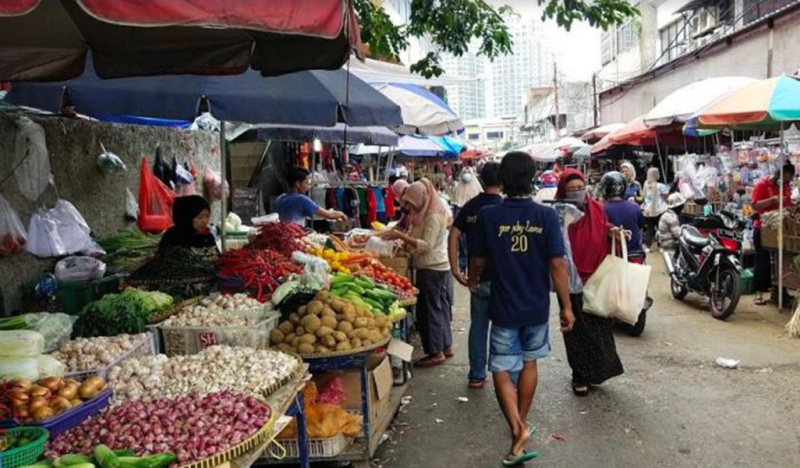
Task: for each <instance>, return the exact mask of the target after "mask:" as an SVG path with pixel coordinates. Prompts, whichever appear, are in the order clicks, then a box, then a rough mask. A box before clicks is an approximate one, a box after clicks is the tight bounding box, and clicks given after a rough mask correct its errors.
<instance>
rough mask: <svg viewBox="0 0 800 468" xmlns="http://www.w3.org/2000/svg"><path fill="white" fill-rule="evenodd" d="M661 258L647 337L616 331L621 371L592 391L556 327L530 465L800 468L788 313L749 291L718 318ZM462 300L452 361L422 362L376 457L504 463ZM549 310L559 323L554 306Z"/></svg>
mask: <svg viewBox="0 0 800 468" xmlns="http://www.w3.org/2000/svg"><path fill="white" fill-rule="evenodd" d="M653 264H654V274H653V278H652V281H651V294H652V295H653V296H654V299H655V305H654V307H653V309H651V311H650V315H649V316H648V317H649V323H648V327H647V329H646V330H645V333H644V335H643V336H641V337H640V338H630V337H627V336H625V335H623V334H621V333H618V334H617V347H618V350H619V354H620V356H621V357H622V360H623V363H624V365H625V374H624V375H623V376H621V377H618V378H616V379H614V380H612V381H609V382H608V383H606V384H605V385H603V386H602V387H600V388H598V389H597V390H596V391H594V392H593V393H592V394H591V395H590V396H589V397H588V398H583V399H581V398H578V397H575V396H573V395H572V393H571V392H570V389H569V376H570V373H569V368H568V365H567V362H566V358H565V354H564V346H563V341H562V339H561V337H560V336H559V335H558V333H554V334H553V355H552V356H551V357H550V358H548V359H547V360H545V361H543V362H541V363H540V385H539V391H538V394H537V396H536V400H535V403H534V411H533V412H532V417H531V420H532V422H533V423H534V424H535V425H536V426H537V427H538V431H537V433H536V435H535V436H534V438H533V440H532V443H531V444H530V448H531V449H536V450H538V451H539V452H540V454H541V457H540V458H539V459H538V460H534V461H532V462H529V463H528V464H527V466H542V467H564V468H567V467H661V466H665V467H666V466H668V467H726V468H727V467H759V468H760V467H798V466H800V340H798V339H790V338H788V337H787V336H786V334H785V333H784V331H783V328H782V327H783V324H785V323H786V321H787V320H788V318H789V316H790V315H789V313H788V312H785V313H779V312H778V311H777V309H776V308H773V307H758V306H755V305H753V302H752V296H746V297H744V298H743V300H742V303H741V304H740V306H739V309H738V311H737V313H736V314H735V315H734V316H733V317H732V318H731V319H729V320H728V321H727V322H720V321H718V320H715V319H713V318H712V317H711V316H710V315H709V313H708V312H707V311H706V308H705V307H704V305H703V301H702V300H700V299H699V298H696V297H695V296H693V295H690V296H689V297H687V299H686V300H687V302H685V303H684V302H678V301H675V300H674V299H672V297H671V296H670V293H669V283H668V278H667V276H666V275H665V274H664V273H663V270H662V269H661V267H660V265H659V264H658V263H657V262H653ZM456 302H457V303H456V306H457V308H456V311H455V322H454V324H453V325H454V329H455V330H456V333H455V336H456V347H457V356H456V358H454V359H452V360H450V361H449V362H448V363H447V364H446V365H444V366H440V367H438V368H433V369H420V370H418V371H417V373H416V376H415V379H414V380H413V383H412V384H411V387H410V391H409V395H410V396H411V397H412V399H411V403H410V404H408V405H407V406H406V407H405V408H404V409H403V411H402V412H401V414H400V415H399V416H398V418H397V420H396V423H395V425H394V430H393V432H392V437H391V439H390V440H388V441H387V442H385V443H384V444H383V445H382V446H381V448H380V449H379V451H378V453H377V454H376V459H375V460H374V461H373V466H383V467H385V468H400V467H403V468H404V467H415V468H427V467H431V468H434V467H475V468H482V467H498V466H502V465H501V463H500V460H501V459H502V457H503V456H504V455H505V453H506V452H507V450H508V443H509V442H508V433H507V426H506V424H505V421H504V419H503V417H502V414H501V413H500V412H499V408H498V406H497V403H496V400H495V397H494V390H493V388H492V387H491V386H487V387H486V388H485V389H483V390H479V391H474V390H472V391H470V390H468V389H467V388H466V374H467V358H466V340H467V334H466V330H467V328H468V327H469V310H468V295H467V292H466V291H465V290H464V289H463V288H460V287H459V291H458V293H457V301H456ZM553 317H554V320H553V322H552V326H553V327H555V326H556V321H555V309H553ZM554 329H555V328H554ZM717 357H727V358H735V359H739V360H741V365H740V368H739V369H738V370H724V369H720V368H717V367H715V366H714V360H715V359H716V358H717ZM459 397H467V398H469V401H468V402H459V401H458V398H459Z"/></svg>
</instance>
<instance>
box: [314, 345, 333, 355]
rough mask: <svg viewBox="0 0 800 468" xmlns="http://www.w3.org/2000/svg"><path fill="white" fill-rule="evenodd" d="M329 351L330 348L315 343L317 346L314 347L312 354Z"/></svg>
mask: <svg viewBox="0 0 800 468" xmlns="http://www.w3.org/2000/svg"><path fill="white" fill-rule="evenodd" d="M330 352H331V350H330V348H328V347H327V346H322V345H317V347H316V348H314V354H328V353H330Z"/></svg>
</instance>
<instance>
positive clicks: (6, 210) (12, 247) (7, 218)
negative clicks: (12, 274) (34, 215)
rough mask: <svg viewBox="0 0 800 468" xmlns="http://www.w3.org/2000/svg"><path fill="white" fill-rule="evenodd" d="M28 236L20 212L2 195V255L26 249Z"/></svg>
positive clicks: (0, 253)
mask: <svg viewBox="0 0 800 468" xmlns="http://www.w3.org/2000/svg"><path fill="white" fill-rule="evenodd" d="M27 239H28V236H27V235H26V234H25V226H23V225H22V221H20V219H19V214H17V211H16V210H15V209H14V207H12V206H11V204H10V203H9V202H8V200H6V199H5V198H3V196H2V195H0V257H2V256H4V255H12V254H15V253H20V252H22V251H23V250H25V243H26V242H27Z"/></svg>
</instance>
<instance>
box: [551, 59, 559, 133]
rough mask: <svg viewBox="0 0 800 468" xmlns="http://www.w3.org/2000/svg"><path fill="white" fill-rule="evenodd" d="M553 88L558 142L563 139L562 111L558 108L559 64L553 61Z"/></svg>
mask: <svg viewBox="0 0 800 468" xmlns="http://www.w3.org/2000/svg"><path fill="white" fill-rule="evenodd" d="M553 86H554V87H555V92H556V125H555V126H556V140H558V138H559V137H561V111H560V110H559V107H558V62H556V61H555V60H554V61H553Z"/></svg>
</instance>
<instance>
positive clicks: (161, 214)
mask: <svg viewBox="0 0 800 468" xmlns="http://www.w3.org/2000/svg"><path fill="white" fill-rule="evenodd" d="M174 200H175V193H174V192H172V190H170V189H169V188H167V186H166V185H164V183H163V182H161V181H160V180H158V178H156V176H155V175H153V173H152V172H150V166H149V165H148V164H147V159H145V158H142V168H141V171H140V175H139V218H138V219H137V220H136V224H137V225H138V226H139V229H141V230H142V231H144V232H153V233H158V232H164V231H166V230H167V229H169V228H170V227H171V226H172V203H173V201H174Z"/></svg>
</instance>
